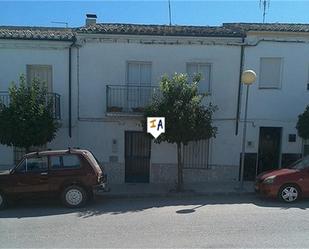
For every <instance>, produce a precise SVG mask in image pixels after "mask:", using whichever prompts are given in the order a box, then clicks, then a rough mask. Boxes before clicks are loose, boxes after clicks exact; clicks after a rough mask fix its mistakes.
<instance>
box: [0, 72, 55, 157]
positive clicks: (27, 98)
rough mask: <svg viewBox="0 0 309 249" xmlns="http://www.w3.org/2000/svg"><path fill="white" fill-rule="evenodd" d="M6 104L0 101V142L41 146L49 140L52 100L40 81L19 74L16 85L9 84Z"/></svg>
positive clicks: (52, 133) (52, 135)
mask: <svg viewBox="0 0 309 249" xmlns="http://www.w3.org/2000/svg"><path fill="white" fill-rule="evenodd" d="M9 100H10V101H9V104H8V105H5V103H2V104H1V103H0V143H1V144H5V145H7V146H15V147H21V148H25V149H26V150H27V151H28V150H29V148H30V147H32V146H42V145H44V144H46V143H47V142H50V141H52V140H53V139H54V138H55V136H56V132H57V130H58V127H59V125H58V123H57V122H56V121H55V120H54V118H53V114H52V104H53V103H52V100H51V99H50V98H49V97H48V94H47V88H46V86H44V85H43V83H42V82H39V81H38V80H34V81H33V82H30V83H29V84H27V83H26V80H25V78H24V76H21V77H20V80H19V85H16V84H15V83H13V84H12V86H11V87H10V88H9Z"/></svg>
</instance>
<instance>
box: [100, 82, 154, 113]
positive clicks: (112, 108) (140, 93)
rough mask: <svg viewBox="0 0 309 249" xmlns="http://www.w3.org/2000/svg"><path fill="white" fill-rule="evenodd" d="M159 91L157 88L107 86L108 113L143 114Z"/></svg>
mask: <svg viewBox="0 0 309 249" xmlns="http://www.w3.org/2000/svg"><path fill="white" fill-rule="evenodd" d="M157 91H158V87H155V86H131V85H107V86H106V112H108V113H130V114H139V113H142V112H143V111H144V108H145V106H146V105H148V104H149V103H150V101H151V100H152V97H153V95H154V94H155V93H156V92H157Z"/></svg>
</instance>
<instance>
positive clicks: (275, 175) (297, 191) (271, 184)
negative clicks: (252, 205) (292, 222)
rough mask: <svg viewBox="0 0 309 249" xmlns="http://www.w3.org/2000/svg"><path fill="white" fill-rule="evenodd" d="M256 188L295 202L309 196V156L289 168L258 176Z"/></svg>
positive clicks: (258, 190)
mask: <svg viewBox="0 0 309 249" xmlns="http://www.w3.org/2000/svg"><path fill="white" fill-rule="evenodd" d="M255 190H256V192H258V193H261V194H262V195H264V196H267V197H273V198H276V197H278V198H279V199H281V200H283V201H285V202H294V201H296V200H298V199H299V198H300V197H309V156H306V157H304V158H302V159H300V160H298V161H296V162H295V163H293V164H292V165H291V166H289V167H288V168H284V169H279V170H273V171H267V172H264V173H261V174H260V175H258V176H257V178H256V182H255Z"/></svg>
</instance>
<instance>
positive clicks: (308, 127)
mask: <svg viewBox="0 0 309 249" xmlns="http://www.w3.org/2000/svg"><path fill="white" fill-rule="evenodd" d="M296 129H297V132H298V136H300V137H301V138H303V139H309V105H308V106H307V107H306V109H305V111H304V112H303V113H302V114H300V115H299V116H298V121H297V124H296Z"/></svg>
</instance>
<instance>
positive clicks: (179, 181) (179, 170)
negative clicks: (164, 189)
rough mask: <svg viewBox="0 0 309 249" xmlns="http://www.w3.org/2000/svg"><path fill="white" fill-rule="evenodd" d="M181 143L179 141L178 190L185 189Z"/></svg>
mask: <svg viewBox="0 0 309 249" xmlns="http://www.w3.org/2000/svg"><path fill="white" fill-rule="evenodd" d="M181 157H182V156H181V143H177V164H178V170H177V173H178V181H177V191H178V192H181V191H183V174H182V161H181Z"/></svg>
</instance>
